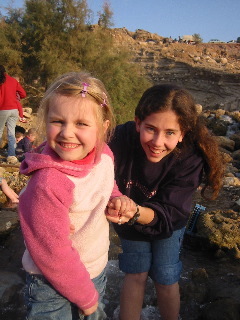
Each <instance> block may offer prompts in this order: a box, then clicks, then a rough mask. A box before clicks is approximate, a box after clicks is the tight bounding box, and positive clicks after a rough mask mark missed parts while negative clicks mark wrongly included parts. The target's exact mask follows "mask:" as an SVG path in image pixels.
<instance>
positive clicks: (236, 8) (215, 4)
mask: <svg viewBox="0 0 240 320" xmlns="http://www.w3.org/2000/svg"><path fill="white" fill-rule="evenodd" d="M24 2H25V1H24V0H0V11H1V12H2V13H3V14H4V13H5V11H4V10H3V7H5V6H7V5H9V4H10V5H11V6H12V7H13V8H19V7H23V5H24ZM103 2H104V0H87V3H88V7H89V9H91V10H92V11H93V12H94V20H93V23H97V21H98V15H97V12H98V11H100V10H101V9H102V6H103ZM108 2H109V3H110V7H111V10H112V11H113V19H112V20H113V23H114V26H113V28H123V27H125V28H127V29H128V30H129V31H136V30H137V29H143V30H146V31H149V32H151V33H156V34H158V35H159V36H163V37H170V36H171V37H172V38H173V39H175V38H176V39H178V37H179V36H180V37H182V36H183V35H193V34H195V33H196V34H199V35H200V37H201V38H202V39H203V42H208V41H209V40H210V39H219V40H221V41H224V42H227V41H230V40H237V38H238V37H240V0H108Z"/></svg>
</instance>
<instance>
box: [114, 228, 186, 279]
mask: <svg viewBox="0 0 240 320" xmlns="http://www.w3.org/2000/svg"><path fill="white" fill-rule="evenodd" d="M184 231H185V228H183V229H181V230H177V231H174V232H173V234H172V236H171V237H169V238H166V239H162V240H152V241H149V242H148V241H130V240H125V239H121V245H122V250H123V253H121V254H120V255H119V268H120V270H121V271H123V272H125V273H141V272H148V274H149V276H150V277H151V278H152V280H153V281H155V282H157V283H160V284H163V285H171V284H174V283H176V282H178V281H179V278H180V275H181V271H182V262H181V261H180V260H179V254H180V249H181V245H182V239H183V235H184Z"/></svg>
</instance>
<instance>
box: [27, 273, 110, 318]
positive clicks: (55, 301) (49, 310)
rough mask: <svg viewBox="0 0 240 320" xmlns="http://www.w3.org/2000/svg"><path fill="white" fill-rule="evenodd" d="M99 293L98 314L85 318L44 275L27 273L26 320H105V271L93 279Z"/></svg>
mask: <svg viewBox="0 0 240 320" xmlns="http://www.w3.org/2000/svg"><path fill="white" fill-rule="evenodd" d="M92 281H93V283H94V285H95V287H96V289H97V290H98V292H99V304H98V309H97V311H96V312H94V313H93V314H91V315H90V316H87V317H84V316H83V315H82V314H80V313H79V312H78V308H77V306H76V305H74V304H73V303H71V302H70V301H69V300H67V299H66V298H65V297H63V296H62V295H61V294H60V293H59V292H57V291H56V290H55V289H54V288H53V287H52V286H51V284H50V283H49V282H48V281H47V280H46V279H45V278H44V276H42V275H34V274H29V273H27V285H26V291H25V301H26V306H27V315H26V320H79V319H80V320H83V319H84V320H103V319H106V318H107V316H106V314H105V312H104V304H103V296H104V294H105V288H106V282H107V280H106V275H105V270H104V271H103V272H102V273H101V274H100V275H99V276H98V277H96V278H94V279H92Z"/></svg>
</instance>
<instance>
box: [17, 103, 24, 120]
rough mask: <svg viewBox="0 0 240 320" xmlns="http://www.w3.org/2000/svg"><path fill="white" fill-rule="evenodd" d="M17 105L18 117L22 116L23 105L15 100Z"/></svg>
mask: <svg viewBox="0 0 240 320" xmlns="http://www.w3.org/2000/svg"><path fill="white" fill-rule="evenodd" d="M17 106H18V113H19V117H20V118H23V107H22V105H21V103H20V102H19V101H17Z"/></svg>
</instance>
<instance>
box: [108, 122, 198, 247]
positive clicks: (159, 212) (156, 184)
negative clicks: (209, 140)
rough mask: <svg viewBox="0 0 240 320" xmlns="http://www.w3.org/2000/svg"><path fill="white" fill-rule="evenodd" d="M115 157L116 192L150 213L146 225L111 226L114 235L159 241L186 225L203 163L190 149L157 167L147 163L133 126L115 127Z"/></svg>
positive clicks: (111, 144)
mask: <svg viewBox="0 0 240 320" xmlns="http://www.w3.org/2000/svg"><path fill="white" fill-rule="evenodd" d="M109 146H110V148H111V149H112V151H113V154H114V157H115V175H116V182H117V184H118V187H119V190H120V191H121V192H122V193H123V194H125V195H127V196H128V197H129V198H131V199H132V200H134V201H135V202H136V203H137V204H139V205H141V206H145V207H149V208H151V209H153V210H154V212H155V217H154V219H153V221H152V222H151V223H149V224H147V225H141V224H138V223H135V224H134V225H133V226H129V225H127V224H126V223H125V224H123V225H118V224H114V228H115V230H116V232H117V233H118V235H119V236H120V237H122V238H125V239H129V240H144V241H148V240H149V241H150V240H152V239H163V238H167V237H170V236H171V235H172V232H173V231H174V230H178V229H181V228H182V227H184V226H185V225H186V224H187V221H188V218H189V215H190V212H191V208H192V196H193V193H194V192H195V190H196V189H197V187H198V186H199V185H200V183H201V179H202V173H203V166H204V160H203V157H202V155H201V152H200V151H199V150H197V149H196V148H195V147H194V146H188V148H185V149H184V148H183V147H181V145H180V146H179V148H178V149H179V152H175V151H172V152H171V153H170V154H168V155H167V156H166V157H164V158H163V159H162V160H161V161H159V162H158V163H152V162H150V161H148V159H147V157H146V155H145V152H144V150H143V149H142V146H141V144H140V139H139V134H138V133H137V131H136V129H135V122H132V121H129V122H127V123H125V124H123V125H119V126H117V128H116V130H115V133H114V136H113V138H112V140H111V142H110V143H109Z"/></svg>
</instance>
